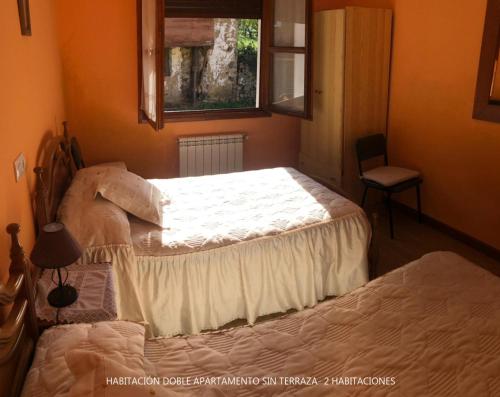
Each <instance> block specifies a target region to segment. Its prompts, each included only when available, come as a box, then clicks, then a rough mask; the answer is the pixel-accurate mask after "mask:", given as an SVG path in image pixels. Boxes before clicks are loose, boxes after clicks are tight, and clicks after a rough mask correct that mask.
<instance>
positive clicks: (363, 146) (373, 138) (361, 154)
mask: <svg viewBox="0 0 500 397" xmlns="http://www.w3.org/2000/svg"><path fill="white" fill-rule="evenodd" d="M356 155H357V157H358V166H359V174H360V175H362V174H363V161H365V160H369V159H372V158H375V157H380V156H384V163H385V165H388V164H389V160H388V158H387V144H386V140H385V135H384V134H375V135H368V136H365V137H363V138H359V139H358V140H357V141H356Z"/></svg>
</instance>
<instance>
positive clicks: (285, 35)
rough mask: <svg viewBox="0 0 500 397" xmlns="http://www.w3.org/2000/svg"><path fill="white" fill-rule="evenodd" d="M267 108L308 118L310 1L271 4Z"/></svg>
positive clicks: (309, 97) (309, 109)
mask: <svg viewBox="0 0 500 397" xmlns="http://www.w3.org/2000/svg"><path fill="white" fill-rule="evenodd" d="M270 7H271V10H270V15H271V22H272V26H271V45H270V46H269V49H268V50H269V52H270V66H269V75H270V77H269V81H270V84H269V95H270V97H269V107H270V109H271V111H272V112H275V113H282V114H289V115H292V116H298V117H302V118H308V119H309V118H311V114H312V95H311V66H312V64H311V62H312V59H311V58H312V57H311V43H312V37H311V36H312V34H311V33H312V25H311V19H312V9H311V1H309V0H272V1H270Z"/></svg>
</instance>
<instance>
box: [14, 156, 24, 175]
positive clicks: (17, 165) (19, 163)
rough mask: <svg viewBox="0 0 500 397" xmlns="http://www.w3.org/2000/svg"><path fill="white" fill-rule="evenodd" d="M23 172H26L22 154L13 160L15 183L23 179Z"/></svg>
mask: <svg viewBox="0 0 500 397" xmlns="http://www.w3.org/2000/svg"><path fill="white" fill-rule="evenodd" d="M25 172H26V158H25V157H24V154H23V153H21V154H20V155H19V156H17V158H16V159H15V160H14V174H15V176H16V182H19V179H21V178H22V177H23V175H24V174H25Z"/></svg>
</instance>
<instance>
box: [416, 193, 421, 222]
mask: <svg viewBox="0 0 500 397" xmlns="http://www.w3.org/2000/svg"><path fill="white" fill-rule="evenodd" d="M417 211H418V223H422V201H421V199H420V185H417Z"/></svg>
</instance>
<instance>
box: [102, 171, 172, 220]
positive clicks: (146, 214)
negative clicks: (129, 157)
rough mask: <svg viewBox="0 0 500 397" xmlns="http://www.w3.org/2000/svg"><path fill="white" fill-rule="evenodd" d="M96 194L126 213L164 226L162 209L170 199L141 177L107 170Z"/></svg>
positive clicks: (125, 172)
mask: <svg viewBox="0 0 500 397" xmlns="http://www.w3.org/2000/svg"><path fill="white" fill-rule="evenodd" d="M96 193H99V194H100V195H101V196H102V197H104V198H105V199H106V200H109V201H111V202H112V203H114V204H116V205H117V206H118V207H120V208H122V209H123V210H124V211H126V212H128V213H130V214H132V215H135V216H136V217H138V218H140V219H143V220H145V221H147V222H151V223H154V224H156V225H158V226H162V212H163V210H162V208H163V206H164V205H165V204H168V198H167V197H165V196H164V195H163V193H162V192H161V191H160V190H159V189H158V188H157V187H156V186H154V185H153V184H151V183H150V182H148V181H146V180H145V179H143V178H141V177H140V176H139V175H136V174H133V173H131V172H128V171H127V170H123V169H120V168H115V167H109V168H106V169H104V171H103V173H102V174H101V175H100V177H99V179H98V180H97V187H96Z"/></svg>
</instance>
